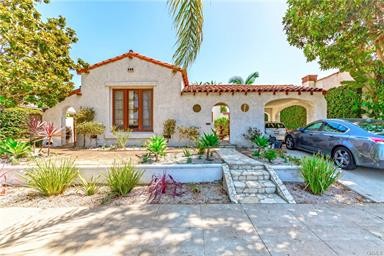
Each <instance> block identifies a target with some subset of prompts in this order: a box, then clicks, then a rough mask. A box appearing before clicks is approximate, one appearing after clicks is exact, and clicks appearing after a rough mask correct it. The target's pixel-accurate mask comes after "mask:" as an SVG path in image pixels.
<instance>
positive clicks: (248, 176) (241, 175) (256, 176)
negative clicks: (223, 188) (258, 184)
mask: <svg viewBox="0 0 384 256" xmlns="http://www.w3.org/2000/svg"><path fill="white" fill-rule="evenodd" d="M230 173H231V175H232V179H233V180H240V181H246V180H269V179H270V177H271V175H270V174H269V172H268V171H266V170H257V171H256V170H231V171H230Z"/></svg>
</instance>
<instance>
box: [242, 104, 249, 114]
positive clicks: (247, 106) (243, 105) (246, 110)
mask: <svg viewBox="0 0 384 256" xmlns="http://www.w3.org/2000/svg"><path fill="white" fill-rule="evenodd" d="M248 110H249V105H248V104H246V103H244V104H242V105H241V111H243V112H248Z"/></svg>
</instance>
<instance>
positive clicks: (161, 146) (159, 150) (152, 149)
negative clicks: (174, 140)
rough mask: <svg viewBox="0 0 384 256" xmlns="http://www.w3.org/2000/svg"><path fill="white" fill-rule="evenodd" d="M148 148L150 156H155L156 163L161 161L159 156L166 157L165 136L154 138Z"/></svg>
mask: <svg viewBox="0 0 384 256" xmlns="http://www.w3.org/2000/svg"><path fill="white" fill-rule="evenodd" d="M146 148H147V150H148V151H149V153H150V154H153V155H154V156H155V161H156V162H157V161H159V156H165V154H166V150H167V141H166V140H165V138H164V137H163V136H157V135H155V136H152V137H151V138H150V139H149V140H148V142H147V144H146Z"/></svg>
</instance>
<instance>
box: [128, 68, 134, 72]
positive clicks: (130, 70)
mask: <svg viewBox="0 0 384 256" xmlns="http://www.w3.org/2000/svg"><path fill="white" fill-rule="evenodd" d="M127 71H128V72H129V73H133V72H135V69H134V68H131V67H129V68H128V69H127Z"/></svg>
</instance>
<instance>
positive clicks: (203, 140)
mask: <svg viewBox="0 0 384 256" xmlns="http://www.w3.org/2000/svg"><path fill="white" fill-rule="evenodd" d="M219 144H220V139H219V137H218V136H217V135H216V133H214V132H212V133H204V134H203V136H201V137H200V139H199V142H198V145H199V147H201V148H204V149H205V150H206V154H207V155H206V159H207V160H210V155H211V151H210V150H211V149H212V148H214V147H217V146H219Z"/></svg>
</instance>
